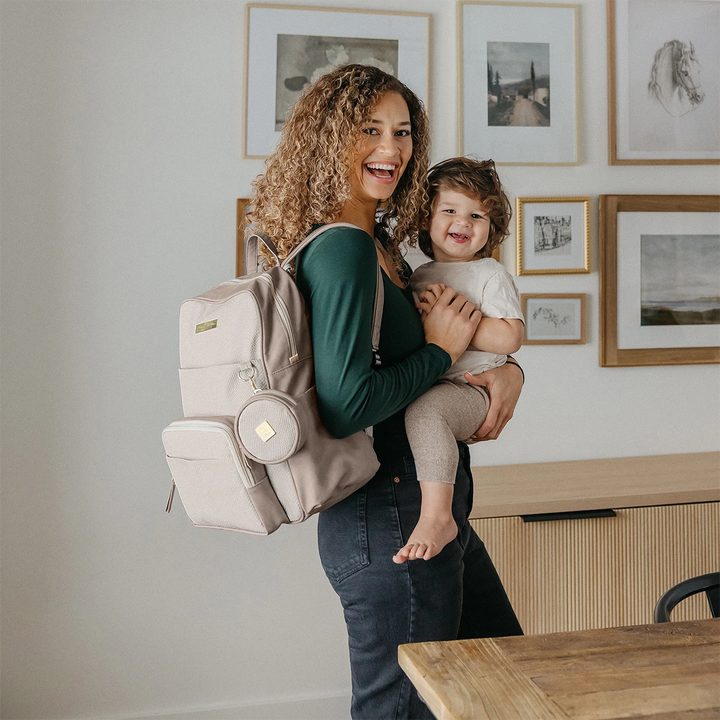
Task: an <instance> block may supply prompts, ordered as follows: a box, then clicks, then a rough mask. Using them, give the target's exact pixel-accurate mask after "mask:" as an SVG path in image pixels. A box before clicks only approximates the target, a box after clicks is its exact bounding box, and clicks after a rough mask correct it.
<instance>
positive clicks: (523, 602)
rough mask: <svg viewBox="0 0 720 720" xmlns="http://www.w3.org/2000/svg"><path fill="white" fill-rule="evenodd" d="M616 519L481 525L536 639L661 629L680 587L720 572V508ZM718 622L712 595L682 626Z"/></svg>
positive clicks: (686, 612)
mask: <svg viewBox="0 0 720 720" xmlns="http://www.w3.org/2000/svg"><path fill="white" fill-rule="evenodd" d="M615 512H616V516H615V517H595V518H581V519H561V520H552V521H543V522H525V521H523V519H522V518H521V517H489V518H481V519H475V520H471V524H472V525H473V526H474V528H475V530H476V531H477V532H478V534H479V535H480V537H481V538H482V539H483V540H484V542H485V544H486V546H487V548H488V551H489V552H490V556H491V557H492V559H493V561H494V563H495V565H496V567H497V569H498V572H499V574H500V577H501V578H502V580H503V583H504V585H505V588H506V590H507V592H508V595H509V597H510V600H511V601H512V604H513V607H514V608H515V611H516V613H517V615H518V618H519V619H520V622H521V624H522V626H523V629H524V630H525V632H526V633H527V634H535V633H550V632H560V631H566V630H582V629H590V628H602V627H615V626H620V625H636V624H642V623H649V622H652V621H653V609H654V607H655V603H656V602H657V600H658V598H659V597H660V596H661V595H662V594H663V593H664V592H665V591H666V590H667V589H668V588H670V587H671V586H673V585H675V584H676V583H678V582H680V581H681V580H685V579H687V578H690V577H694V576H696V575H701V574H703V573H707V572H712V571H717V570H720V503H719V502H705V503H691V504H682V505H663V506H656V507H632V508H626V509H617V510H616V511H615ZM704 617H710V611H709V606H708V603H707V600H706V598H705V594H704V593H703V594H701V595H698V596H696V597H694V598H692V599H688V600H687V601H685V602H683V603H682V604H681V605H679V606H678V607H677V609H676V610H675V611H674V612H673V619H677V620H683V619H693V618H704Z"/></svg>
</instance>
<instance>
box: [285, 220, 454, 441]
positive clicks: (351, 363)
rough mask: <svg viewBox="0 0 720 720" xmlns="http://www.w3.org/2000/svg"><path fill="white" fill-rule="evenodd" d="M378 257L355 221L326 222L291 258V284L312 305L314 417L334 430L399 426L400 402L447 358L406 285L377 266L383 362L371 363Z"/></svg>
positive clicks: (420, 389) (443, 367)
mask: <svg viewBox="0 0 720 720" xmlns="http://www.w3.org/2000/svg"><path fill="white" fill-rule="evenodd" d="M377 262H378V260H377V252H376V250H375V244H374V241H373V239H372V238H371V237H370V235H368V234H367V233H366V232H365V231H363V230H360V229H359V228H358V229H352V228H331V229H330V230H327V231H326V232H324V233H322V235H320V236H319V237H318V238H317V239H315V240H313V242H312V243H311V244H310V246H309V247H308V248H306V249H305V250H303V252H302V253H301V254H300V257H299V258H298V261H297V266H296V270H297V273H296V280H297V284H298V287H299V289H300V291H301V293H302V294H303V297H304V298H305V301H306V303H307V304H308V306H309V308H310V324H311V332H312V341H313V353H314V356H315V381H316V385H317V392H318V408H319V411H320V418H321V420H322V422H323V425H324V426H325V428H326V429H327V430H328V432H330V434H331V435H333V436H335V437H347V436H348V435H351V434H352V433H354V432H357V431H358V430H362V429H363V428H366V427H369V426H370V425H373V426H375V435H376V437H378V436H379V435H380V433H383V434H385V433H388V434H389V433H392V434H396V433H404V414H405V408H406V407H407V406H408V405H409V404H410V403H411V402H412V401H413V400H415V399H417V398H418V397H420V395H422V394H423V393H424V392H425V391H426V390H428V389H429V388H430V387H431V386H432V385H433V384H434V383H435V382H436V380H438V378H439V377H440V376H441V375H442V374H443V373H445V372H446V371H447V370H448V368H449V367H450V365H451V360H450V356H449V355H448V354H447V353H446V352H445V350H443V349H442V348H440V347H439V346H437V345H434V344H426V343H425V334H424V332H423V328H422V323H421V322H420V316H419V313H418V311H417V309H416V308H415V304H414V301H413V296H412V291H411V290H410V289H401V288H399V287H398V286H397V285H395V283H393V282H392V280H390V278H389V277H387V275H386V274H385V273H384V272H383V273H382V276H383V287H384V292H385V300H384V305H383V315H382V327H381V332H380V348H379V350H380V357H381V360H382V365H381V366H380V367H378V368H373V367H372V365H373V354H372V314H373V304H374V298H375V283H376V281H377ZM406 270H408V269H407V268H406Z"/></svg>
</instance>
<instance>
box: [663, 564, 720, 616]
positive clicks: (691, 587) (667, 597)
mask: <svg viewBox="0 0 720 720" xmlns="http://www.w3.org/2000/svg"><path fill="white" fill-rule="evenodd" d="M699 592H705V593H706V594H707V599H708V602H709V603H710V612H711V613H712V616H713V617H714V618H716V617H720V572H713V573H707V574H706V575H698V577H694V578H690V580H683V581H682V582H680V583H678V584H677V585H675V586H674V587H671V588H670V589H669V590H668V591H667V592H666V593H665V594H664V595H663V596H662V597H661V598H660V599H659V600H658V602H657V605H656V606H655V622H656V623H661V622H670V613H671V612H672V609H673V608H674V607H675V606H676V605H677V604H678V603H679V602H681V601H682V600H684V599H685V598H687V597H690V596H691V595H695V594H697V593H699Z"/></svg>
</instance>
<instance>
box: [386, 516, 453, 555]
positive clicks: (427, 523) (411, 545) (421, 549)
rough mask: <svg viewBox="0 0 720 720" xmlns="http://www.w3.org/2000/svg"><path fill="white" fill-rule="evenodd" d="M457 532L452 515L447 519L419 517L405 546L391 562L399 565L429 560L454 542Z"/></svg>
mask: <svg viewBox="0 0 720 720" xmlns="http://www.w3.org/2000/svg"><path fill="white" fill-rule="evenodd" d="M457 532H458V529H457V525H456V524H455V520H453V518H452V515H450V516H449V517H448V518H436V517H425V516H423V515H420V520H418V524H417V525H416V526H415V529H414V530H413V531H412V535H410V538H409V540H408V541H407V544H406V545H405V547H404V548H402V549H401V550H400V552H398V554H397V555H394V556H393V562H396V563H398V564H399V563H404V562H405V561H406V560H429V559H430V558H432V557H435V556H436V555H437V554H438V553H439V552H440V551H441V550H442V549H443V548H444V547H445V546H446V545H447V544H448V543H449V542H451V541H452V540H454V539H455V537H456V535H457Z"/></svg>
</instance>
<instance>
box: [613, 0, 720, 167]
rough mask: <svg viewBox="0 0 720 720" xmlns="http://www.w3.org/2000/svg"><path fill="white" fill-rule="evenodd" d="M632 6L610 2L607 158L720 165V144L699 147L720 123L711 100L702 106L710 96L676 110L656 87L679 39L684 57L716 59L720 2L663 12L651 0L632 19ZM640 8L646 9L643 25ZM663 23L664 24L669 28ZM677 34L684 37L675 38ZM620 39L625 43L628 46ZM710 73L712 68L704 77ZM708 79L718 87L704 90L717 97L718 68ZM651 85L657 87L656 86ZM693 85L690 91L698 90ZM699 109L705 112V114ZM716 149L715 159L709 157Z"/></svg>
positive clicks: (668, 6) (679, 0)
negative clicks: (666, 56) (660, 68)
mask: <svg viewBox="0 0 720 720" xmlns="http://www.w3.org/2000/svg"><path fill="white" fill-rule="evenodd" d="M673 5H674V7H673ZM713 5H714V6H715V7H713ZM693 6H696V7H693ZM702 6H704V7H702ZM628 8H629V0H607V50H608V52H607V58H608V71H607V72H608V163H609V164H610V165H717V164H720V148H716V149H713V150H707V149H702V148H701V147H700V146H702V145H704V144H706V142H707V138H708V137H710V136H711V135H714V136H716V137H717V134H718V132H719V130H718V123H720V120H719V119H718V114H717V112H716V111H714V110H713V108H712V107H710V106H708V103H707V99H706V98H705V107H703V106H702V101H703V98H704V96H703V98H700V100H699V101H698V100H697V97H698V96H697V94H696V95H695V96H694V97H695V100H694V101H692V102H691V101H689V100H687V101H686V104H687V105H688V107H690V108H691V109H690V110H686V109H685V108H683V109H680V108H678V109H677V114H675V112H676V111H675V110H674V109H672V108H670V107H669V104H668V102H666V101H665V100H664V99H662V98H661V95H662V92H661V91H660V92H658V90H659V87H661V86H658V84H657V82H656V78H657V77H658V76H657V75H656V73H655V67H656V66H657V65H658V62H660V56H661V54H662V53H663V51H667V52H671V50H670V49H668V47H667V46H670V45H671V44H672V43H676V44H677V47H680V46H683V48H682V53H681V54H683V56H688V55H690V56H692V57H693V58H694V53H695V52H696V51H697V53H698V56H699V58H698V61H699V60H701V59H702V57H703V53H704V56H705V57H707V56H708V55H709V56H710V58H711V61H712V48H713V44H714V43H715V44H716V43H717V32H718V25H720V7H718V4H717V3H688V2H684V0H674V2H673V1H672V0H670V1H669V2H666V3H665V4H664V6H663V10H662V12H661V13H660V12H659V11H658V10H653V8H652V4H651V3H648V4H646V5H645V8H644V9H643V8H640V9H637V8H636V10H635V15H633V16H631V14H630V12H629V10H628ZM708 11H711V12H712V11H714V14H715V18H714V22H712V21H710V22H708V21H709V20H710V18H709V16H708V14H707V12H708ZM641 12H644V13H645V14H646V15H645V21H644V22H643V21H642V16H641V15H640V13H641ZM636 15H637V17H636ZM661 28H664V30H665V32H664V33H663V32H662V29H661ZM673 37H676V38H680V39H679V40H672V38H673ZM693 37H694V38H695V43H694V44H693V43H692V38H693ZM666 41H670V42H666ZM686 41H689V42H686ZM621 43H624V45H623V46H622V47H621V46H620V44H621ZM663 43H664V45H663ZM693 62H695V61H694V60H693ZM695 64H697V63H695ZM712 64H713V63H712V62H711V67H712ZM640 67H642V68H644V69H647V72H646V73H645V74H643V75H641V74H640V70H639V68H640ZM677 70H680V68H678V69H677ZM707 74H708V69H707V68H706V69H705V73H703V78H706V76H707ZM707 80H709V81H710V82H712V83H714V84H715V88H714V91H713V92H711V93H710V94H709V95H708V93H707V92H706V93H705V95H708V96H709V97H711V96H712V95H713V94H715V97H717V94H716V93H717V88H718V85H719V84H720V81H719V80H718V76H717V72H714V73H712V77H710V78H707ZM707 80H704V82H703V84H706V82H707ZM651 85H652V86H653V87H654V88H655V89H656V90H651V89H650V88H651ZM695 89H696V88H694V87H693V88H692V90H693V91H694V90H695ZM672 90H673V95H675V96H676V98H677V97H678V93H680V94H682V91H683V90H684V89H683V88H681V86H675V87H674V88H672ZM684 97H685V98H688V97H689V95H688V94H687V93H685V95H684ZM666 105H667V106H668V107H665V106H666ZM698 113H702V116H701V117H700V119H698ZM679 123H681V124H679ZM711 128H712V130H711ZM648 129H652V134H651V135H649V134H648V133H647V130H648ZM692 138H697V141H698V145H699V146H698V147H695V148H693V147H692V140H691V139H692ZM663 145H664V147H663ZM680 145H682V146H683V147H680ZM713 154H714V157H703V155H713ZM683 156H684V157H683Z"/></svg>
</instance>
